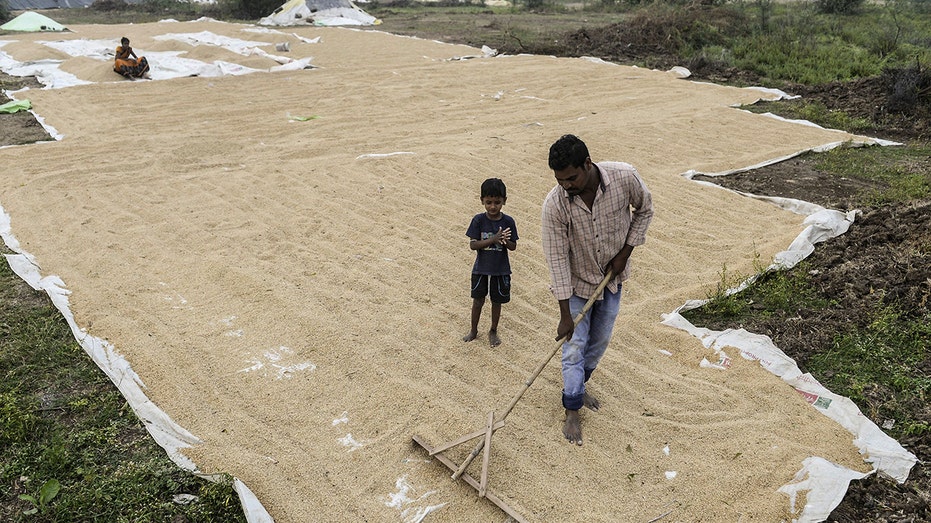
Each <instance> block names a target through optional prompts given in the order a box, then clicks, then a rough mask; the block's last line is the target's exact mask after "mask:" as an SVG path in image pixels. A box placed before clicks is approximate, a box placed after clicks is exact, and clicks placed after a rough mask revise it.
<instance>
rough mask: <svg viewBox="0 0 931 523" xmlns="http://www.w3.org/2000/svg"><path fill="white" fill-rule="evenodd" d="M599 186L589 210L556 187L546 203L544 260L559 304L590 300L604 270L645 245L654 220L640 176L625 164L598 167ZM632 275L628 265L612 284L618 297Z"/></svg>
mask: <svg viewBox="0 0 931 523" xmlns="http://www.w3.org/2000/svg"><path fill="white" fill-rule="evenodd" d="M595 167H596V168H597V169H598V171H599V172H600V174H601V186H600V187H599V188H598V189H597V190H596V193H595V201H594V203H593V204H592V208H591V209H589V208H588V207H587V206H586V205H585V203H584V202H583V201H582V198H580V197H571V198H570V197H569V194H568V193H567V192H566V190H565V189H563V188H562V187H561V186H559V185H556V187H553V189H552V190H551V191H550V193H549V194H548V195H547V196H546V199H545V200H544V201H543V220H542V221H543V238H542V239H543V254H544V256H545V257H546V263H547V265H549V267H550V274H551V275H552V286H551V287H550V290H551V291H552V292H553V295H554V296H555V297H556V299H557V300H567V299H569V297H570V296H572V294H575V295H576V296H580V297H582V298H586V299H587V298H588V297H590V296H591V295H592V293H594V292H595V289H596V288H597V287H598V284H599V283H601V280H602V279H603V278H604V275H605V269H606V268H607V266H608V264H609V263H610V262H611V259H612V258H614V257H615V256H616V255H617V253H618V252H620V251H621V249H622V248H623V247H624V245H625V244H627V245H630V246H632V247H636V246H638V245H643V244H644V243H645V242H646V233H647V227H649V225H650V220H651V219H652V218H653V199H652V197H651V196H650V191H649V189H647V187H646V185H645V184H644V183H643V180H641V179H640V175H639V174H638V173H637V170H636V169H635V168H634V167H633V166H632V165H630V164H626V163H621V162H600V163H597V164H595ZM629 274H630V262H629V261H628V264H627V267H625V268H624V271H623V272H622V273H621V274H619V275H618V276H617V277H616V278H614V280H613V281H611V282H610V283H609V284H608V289H609V290H610V291H611V292H617V287H618V284H619V283H620V282H623V281H624V280H626V279H627V277H628V276H629Z"/></svg>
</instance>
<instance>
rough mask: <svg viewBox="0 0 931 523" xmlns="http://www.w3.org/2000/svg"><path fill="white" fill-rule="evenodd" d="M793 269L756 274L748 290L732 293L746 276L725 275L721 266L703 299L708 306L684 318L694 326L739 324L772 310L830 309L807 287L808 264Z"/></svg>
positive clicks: (827, 303) (804, 263)
mask: <svg viewBox="0 0 931 523" xmlns="http://www.w3.org/2000/svg"><path fill="white" fill-rule="evenodd" d="M758 268H759V265H758ZM796 269H797V270H796V271H793V272H791V273H790V272H786V271H774V270H768V271H765V272H759V275H758V277H757V279H756V280H755V281H754V282H753V284H751V285H750V286H749V287H748V288H746V289H744V290H743V291H741V292H732V291H731V289H735V288H737V286H738V285H740V284H741V283H742V282H743V281H744V280H746V279H747V278H749V275H741V274H733V273H729V272H728V270H727V266H726V265H725V266H724V268H723V269H722V270H721V272H720V273H719V276H720V279H719V281H718V283H717V285H716V287H715V288H714V289H713V290H712V291H711V292H710V293H709V294H708V296H707V299H708V300H709V301H708V303H707V304H705V305H704V306H702V307H701V308H699V309H694V310H692V311H688V312H687V313H686V314H684V315H685V316H686V317H687V318H688V319H689V321H691V322H693V323H694V324H696V325H698V324H701V323H704V322H708V321H709V320H712V319H721V318H726V319H727V320H728V321H730V322H731V323H734V324H740V323H741V322H743V321H745V320H747V319H748V318H750V317H758V318H768V317H770V316H772V315H773V313H774V311H796V312H797V311H800V310H804V309H814V308H824V307H828V306H830V304H831V302H830V300H828V299H826V298H823V297H821V296H819V295H818V294H817V293H816V292H815V291H814V289H813V288H812V287H811V285H810V282H809V278H808V270H809V269H810V265H809V264H808V262H805V261H803V262H801V263H799V264H798V265H797V266H796Z"/></svg>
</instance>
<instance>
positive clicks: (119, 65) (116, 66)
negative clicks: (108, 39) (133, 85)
mask: <svg viewBox="0 0 931 523" xmlns="http://www.w3.org/2000/svg"><path fill="white" fill-rule="evenodd" d="M120 44H121V45H118V46H117V47H116V60H115V61H114V62H113V70H114V71H116V72H117V73H119V74H121V75H123V76H125V77H126V78H129V79H133V78H142V77H143V76H145V74H146V73H148V72H149V62H148V60H146V59H145V57H144V56H143V57H141V58H140V57H138V56H136V53H135V52H134V51H133V48H132V47H130V46H129V38H126V37H125V36H124V37H123V38H121V39H120Z"/></svg>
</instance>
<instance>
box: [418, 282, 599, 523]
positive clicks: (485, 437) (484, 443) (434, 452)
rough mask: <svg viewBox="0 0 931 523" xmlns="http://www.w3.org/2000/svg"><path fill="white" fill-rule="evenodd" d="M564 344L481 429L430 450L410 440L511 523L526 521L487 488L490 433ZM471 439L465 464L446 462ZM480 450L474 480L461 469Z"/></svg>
mask: <svg viewBox="0 0 931 523" xmlns="http://www.w3.org/2000/svg"><path fill="white" fill-rule="evenodd" d="M613 277H614V271H612V270H608V273H607V274H605V277H604V279H603V280H601V283H599V284H598V288H596V289H595V292H593V293H592V296H591V297H590V298H589V299H588V301H587V302H585V305H584V306H583V307H582V310H581V311H579V313H578V314H577V315H576V316H575V318H573V325H578V324H579V322H580V321H582V318H583V317H585V314H586V313H587V312H588V310H589V309H591V308H592V305H594V304H595V301H597V299H598V297H599V296H601V293H602V292H604V289H605V287H606V286H607V285H608V282H610V281H611V279H612V278H613ZM565 341H566V336H565V335H563V336H561V337H560V338H559V339H557V340H556V345H555V346H554V347H553V349H552V350H550V352H549V353H548V354H547V355H546V357H545V358H543V359H542V360H540V363H539V364H538V365H537V368H536V369H535V370H534V371H533V373H532V374H531V375H530V377H529V378H527V379H526V380H525V381H524V384H523V386H522V387H521V389H520V391H518V393H517V394H515V395H514V397H513V398H511V402H510V403H508V405H507V407H506V408H505V409H504V412H502V414H501V415H500V416H498V417H497V419H496V417H495V412H494V411H491V412H489V413H488V417H487V420H486V422H485V427H484V428H482V429H480V430H476V431H475V432H470V433H468V434H464V435H462V436H460V437H458V438H456V439H454V440H452V441H448V442H446V443H443V444H441V445H437V446H436V447H432V446H431V445H430V444H429V443H427V441H426V440H425V439H424V438H422V437H420V436H418V435H416V434H415V435H414V437H413V439H414V442H415V443H417V444H418V445H420V446H421V447H423V449H424V450H426V451H427V453H428V454H429V455H430V456H434V457H436V458H437V459H438V460H439V461H440V463H442V464H443V465H446V466H447V467H448V468H449V469H450V470H452V471H453V475H452V478H453V479H459V478H462V479H463V480H464V481H465V482H466V483H467V484H469V485H470V486H472V488H474V489H475V490H477V491H478V495H479V497H483V498H487V499H488V500H489V501H491V502H492V503H494V504H495V505H497V506H498V507H499V508H501V510H503V511H504V512H505V513H507V514H508V515H509V516H511V517H512V518H514V520H515V521H518V522H520V523H526V521H527V520H526V519H524V518H523V517H522V516H521V515H520V514H518V513H517V512H516V511H515V510H514V509H513V508H511V507H510V506H509V505H508V504H507V503H505V502H504V500H502V499H501V498H500V497H498V496H497V495H496V494H495V493H494V492H492V490H491V489H489V488H488V460H489V457H490V455H491V435H492V434H493V433H494V431H496V430H498V429H500V428H501V427H504V420H505V418H507V417H508V414H510V413H511V411H512V410H514V406H515V405H517V402H518V401H520V398H521V397H522V396H523V395H524V393H525V392H527V389H529V388H530V385H532V384H533V382H534V380H536V379H537V376H539V375H540V373H541V372H543V369H544V367H546V364H547V363H549V361H550V360H551V359H553V356H554V355H555V354H556V352H557V351H559V349H560V347H562V344H563V343H564V342H565ZM475 438H481V439H479V441H478V443H476V444H475V448H473V449H472V452H471V453H470V454H469V456H468V457H467V458H466V459H465V461H463V462H462V463H461V464H459V465H456V463H455V462H454V461H453V460H451V459H449V458H448V457H447V456H446V455H445V454H444V452H445V451H446V450H449V449H451V448H453V447H455V446H457V445H461V444H463V443H465V442H467V441H470V440H473V439H475ZM482 449H484V450H485V452H484V454H483V456H482V475H481V478H480V480H479V481H476V480H475V478H473V477H472V476H470V475H469V474H468V473H466V472H465V469H466V468H467V467H468V466H469V465H470V464H471V463H472V461H473V460H475V458H476V457H478V455H479V453H480V452H482Z"/></svg>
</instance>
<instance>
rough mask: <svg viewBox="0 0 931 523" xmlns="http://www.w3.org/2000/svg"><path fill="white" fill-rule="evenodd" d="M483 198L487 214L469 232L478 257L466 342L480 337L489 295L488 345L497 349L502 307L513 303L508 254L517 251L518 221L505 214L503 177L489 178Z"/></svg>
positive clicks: (476, 216) (463, 338)
mask: <svg viewBox="0 0 931 523" xmlns="http://www.w3.org/2000/svg"><path fill="white" fill-rule="evenodd" d="M480 198H481V201H482V205H483V206H484V207H485V212H483V213H479V214H476V215H475V217H473V218H472V223H471V224H469V229H468V230H467V231H466V236H468V237H469V248H470V249H472V250H473V251H476V255H475V264H474V265H473V266H472V328H471V330H469V333H468V334H466V335H465V336H463V337H462V341H464V342H470V341H472V340H474V339H475V338H476V336H478V320H479V319H480V318H481V317H482V307H484V306H485V296H491V328H490V329H489V330H488V343H489V344H490V345H491V346H492V347H497V346H498V345H501V338H499V337H498V320H499V319H500V318H501V304H502V303H507V302H509V301H511V263H510V261H509V260H508V251H513V250H514V249H516V248H517V224H516V223H515V222H514V218H511V217H510V216H508V215H507V214H504V213H503V212H501V208H502V207H504V204H505V202H507V200H508V196H507V188H506V187H505V186H504V182H503V181H501V180H500V179H499V178H489V179H487V180H485V181H484V182H483V183H482V192H481V197H480Z"/></svg>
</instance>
